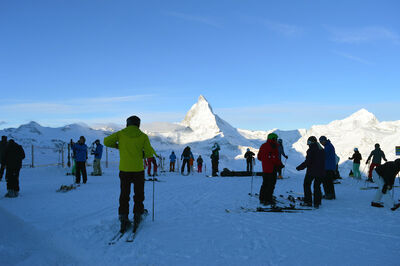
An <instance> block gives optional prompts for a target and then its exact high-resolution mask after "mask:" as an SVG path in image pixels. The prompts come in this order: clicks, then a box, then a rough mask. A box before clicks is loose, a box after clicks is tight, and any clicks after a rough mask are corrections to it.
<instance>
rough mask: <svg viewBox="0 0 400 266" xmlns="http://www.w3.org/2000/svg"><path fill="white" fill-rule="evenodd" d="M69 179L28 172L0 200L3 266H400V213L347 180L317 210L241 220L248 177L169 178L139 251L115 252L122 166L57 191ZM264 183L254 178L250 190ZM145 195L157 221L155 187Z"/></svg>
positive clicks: (291, 183)
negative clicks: (15, 192) (17, 188)
mask: <svg viewBox="0 0 400 266" xmlns="http://www.w3.org/2000/svg"><path fill="white" fill-rule="evenodd" d="M243 167H244V166H243ZM65 171H66V169H62V168H57V167H47V168H33V169H31V168H24V169H22V171H21V196H20V197H19V198H15V199H8V198H1V199H0V214H1V219H0V240H1V241H0V243H1V244H0V247H1V248H0V264H1V265H121V264H132V263H134V264H135V265H188V264H191V265H243V264H248V265H339V264H340V265H343V264H344V265H360V264H365V265H398V250H399V248H400V241H399V240H400V225H399V223H398V219H399V212H398V211H397V212H392V211H390V210H389V209H388V208H383V209H378V208H373V207H370V206H369V203H370V201H371V199H372V197H373V195H374V193H375V190H360V189H359V187H363V186H365V184H364V182H358V183H357V182H356V181H354V180H352V179H350V178H346V179H345V180H343V181H342V184H339V185H336V194H337V200H335V201H326V200H323V202H322V205H321V208H320V209H318V210H313V211H304V212H303V213H290V214H288V213H244V212H239V207H240V206H245V207H256V206H257V199H255V198H251V197H249V196H248V193H249V192H250V177H238V178H235V177H233V178H207V177H205V175H204V174H198V173H195V174H193V175H190V176H180V175H178V174H176V173H165V174H162V175H161V176H159V177H158V178H159V179H160V180H163V181H165V182H157V183H155V206H156V209H155V221H154V222H152V221H151V215H150V216H149V217H148V218H147V220H146V221H145V223H144V224H143V228H142V230H141V231H140V233H139V234H138V236H137V238H136V239H135V241H134V242H133V243H126V242H124V241H120V242H118V243H117V244H116V245H114V246H109V245H108V241H109V239H111V237H112V236H113V234H115V232H117V231H118V227H119V225H118V223H119V222H118V218H117V217H118V215H117V212H118V195H119V180H118V170H117V168H116V167H115V168H114V167H113V168H108V169H107V168H106V169H105V175H104V176H101V177H92V176H89V177H88V183H87V184H86V185H81V186H80V187H78V188H77V189H76V190H73V191H70V192H66V193H57V192H55V191H56V189H57V188H58V187H59V186H60V185H61V184H70V183H71V182H72V180H71V179H72V178H71V176H66V175H65ZM303 174H304V173H297V174H291V175H290V178H289V179H284V180H278V183H277V186H276V190H275V195H277V196H278V198H279V195H280V194H282V195H286V192H287V191H289V190H293V191H296V192H302V180H303ZM260 184H261V178H260V177H256V178H255V180H254V187H253V192H254V191H258V189H259V187H260ZM0 185H1V190H2V191H1V192H2V193H3V192H4V185H5V184H4V182H2V183H0ZM145 193H146V200H145V207H146V208H148V209H149V211H150V213H151V206H152V183H151V182H146V187H145ZM395 197H396V198H398V191H397V190H396V192H395ZM225 209H231V210H232V212H231V213H227V212H225ZM130 218H132V214H131V216H130Z"/></svg>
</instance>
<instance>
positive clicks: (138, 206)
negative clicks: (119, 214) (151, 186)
mask: <svg viewBox="0 0 400 266" xmlns="http://www.w3.org/2000/svg"><path fill="white" fill-rule="evenodd" d="M132 178H133V191H134V193H135V194H134V195H133V202H134V205H133V213H134V214H142V213H143V211H144V205H143V202H144V171H143V172H137V173H132Z"/></svg>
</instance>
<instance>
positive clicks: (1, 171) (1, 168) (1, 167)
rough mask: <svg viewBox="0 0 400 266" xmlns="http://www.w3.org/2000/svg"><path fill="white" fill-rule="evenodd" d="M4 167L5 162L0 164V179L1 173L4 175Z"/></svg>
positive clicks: (0, 177)
mask: <svg viewBox="0 0 400 266" xmlns="http://www.w3.org/2000/svg"><path fill="white" fill-rule="evenodd" d="M5 169H6V165H5V164H3V163H2V164H1V165H0V180H2V179H3V175H4V170H5Z"/></svg>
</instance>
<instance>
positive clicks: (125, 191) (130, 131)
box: [104, 116, 154, 233]
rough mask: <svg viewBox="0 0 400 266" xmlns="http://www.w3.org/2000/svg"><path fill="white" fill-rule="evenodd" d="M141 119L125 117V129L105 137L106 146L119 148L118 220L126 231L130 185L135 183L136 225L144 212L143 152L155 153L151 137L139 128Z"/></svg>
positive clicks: (146, 153) (122, 230)
mask: <svg viewBox="0 0 400 266" xmlns="http://www.w3.org/2000/svg"><path fill="white" fill-rule="evenodd" d="M139 127H140V118H139V117H137V116H131V117H129V118H128V119H127V120H126V128H124V129H122V130H120V131H118V132H116V133H114V134H112V135H110V136H108V137H105V138H104V145H106V146H107V147H110V148H116V149H119V155H120V163H119V171H120V172H119V179H120V189H121V190H120V196H119V208H118V214H119V220H120V222H121V228H120V232H121V233H124V232H125V231H126V229H127V228H128V226H129V225H130V221H129V219H128V216H129V195H130V193H131V184H132V183H133V185H134V196H133V200H134V207H133V214H134V227H135V226H136V227H137V226H138V225H139V223H140V221H141V219H142V214H143V213H144V212H146V211H145V209H144V205H143V201H144V182H145V181H144V167H143V162H142V160H143V153H144V157H145V158H151V157H152V156H153V151H154V150H153V148H152V147H151V145H150V140H149V137H148V136H147V135H146V134H144V133H143V132H142V131H141V130H140V129H139Z"/></svg>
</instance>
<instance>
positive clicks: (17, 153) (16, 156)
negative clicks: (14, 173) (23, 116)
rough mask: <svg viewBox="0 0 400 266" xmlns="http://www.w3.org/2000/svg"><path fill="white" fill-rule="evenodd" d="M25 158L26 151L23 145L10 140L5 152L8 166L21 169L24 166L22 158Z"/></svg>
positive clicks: (5, 160) (5, 161)
mask: <svg viewBox="0 0 400 266" xmlns="http://www.w3.org/2000/svg"><path fill="white" fill-rule="evenodd" d="M23 159H25V151H24V149H23V148H22V146H21V145H19V144H17V143H15V142H14V141H9V142H8V144H7V147H6V151H5V154H4V163H5V165H6V168H9V169H19V168H21V167H22V160H23Z"/></svg>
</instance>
